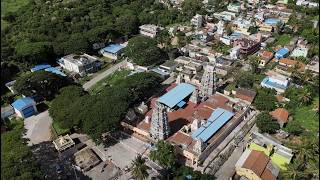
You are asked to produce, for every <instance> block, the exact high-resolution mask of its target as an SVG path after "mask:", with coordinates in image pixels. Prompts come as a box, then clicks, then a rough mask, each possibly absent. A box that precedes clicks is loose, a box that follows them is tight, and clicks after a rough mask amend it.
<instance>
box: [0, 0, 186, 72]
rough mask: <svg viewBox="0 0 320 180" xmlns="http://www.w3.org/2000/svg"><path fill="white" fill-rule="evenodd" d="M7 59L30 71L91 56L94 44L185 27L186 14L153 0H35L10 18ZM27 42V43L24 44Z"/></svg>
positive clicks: (5, 36)
mask: <svg viewBox="0 0 320 180" xmlns="http://www.w3.org/2000/svg"><path fill="white" fill-rule="evenodd" d="M4 17H5V20H7V22H8V26H7V27H6V28H5V29H4V30H2V33H1V42H2V45H5V46H1V52H2V53H1V59H2V60H4V61H17V62H20V61H21V62H24V63H25V64H28V65H29V66H31V65H34V64H36V63H39V62H44V61H55V59H56V58H57V57H59V56H63V55H66V54H69V53H78V52H90V51H91V47H92V43H95V42H109V40H113V39H114V38H117V37H120V36H123V35H129V36H131V35H135V34H137V33H138V27H139V25H141V24H157V25H162V26H164V25H168V24H172V23H177V22H182V21H185V20H188V19H184V18H183V16H181V13H180V12H179V11H177V10H174V9H168V8H167V7H165V5H163V4H161V3H159V2H156V1H153V0H112V1H108V0H107V1H106V0H93V1H46V0H39V1H35V0H31V1H30V3H28V4H27V5H26V6H24V7H23V8H20V9H19V10H18V11H17V12H15V13H13V14H12V13H11V14H8V15H5V16H4ZM21 40H23V41H21Z"/></svg>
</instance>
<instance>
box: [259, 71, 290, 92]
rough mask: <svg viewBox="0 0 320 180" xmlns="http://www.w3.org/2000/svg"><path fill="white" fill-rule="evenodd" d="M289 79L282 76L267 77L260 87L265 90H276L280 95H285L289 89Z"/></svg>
mask: <svg viewBox="0 0 320 180" xmlns="http://www.w3.org/2000/svg"><path fill="white" fill-rule="evenodd" d="M289 83H290V81H289V79H288V78H286V77H285V76H282V75H277V76H267V77H265V78H264V79H263V80H262V82H261V83H260V85H261V86H262V87H265V88H271V89H274V90H276V91H277V92H278V93H284V92H285V91H286V89H287V88H288V87H289Z"/></svg>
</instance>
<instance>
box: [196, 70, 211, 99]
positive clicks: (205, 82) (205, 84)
mask: <svg viewBox="0 0 320 180" xmlns="http://www.w3.org/2000/svg"><path fill="white" fill-rule="evenodd" d="M214 88H215V87H214V66H213V65H210V64H208V65H206V66H205V68H204V73H203V76H202V79H201V86H200V89H199V90H200V92H201V100H202V101H204V100H206V99H207V98H209V97H210V96H212V95H213V94H214Z"/></svg>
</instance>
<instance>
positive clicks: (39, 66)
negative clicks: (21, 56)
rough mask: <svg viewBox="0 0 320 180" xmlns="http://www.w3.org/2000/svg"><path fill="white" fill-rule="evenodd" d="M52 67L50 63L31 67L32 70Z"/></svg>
mask: <svg viewBox="0 0 320 180" xmlns="http://www.w3.org/2000/svg"><path fill="white" fill-rule="evenodd" d="M49 67H51V65H50V64H39V65H36V66H34V67H33V68H31V72H35V71H39V70H42V69H46V68H49Z"/></svg>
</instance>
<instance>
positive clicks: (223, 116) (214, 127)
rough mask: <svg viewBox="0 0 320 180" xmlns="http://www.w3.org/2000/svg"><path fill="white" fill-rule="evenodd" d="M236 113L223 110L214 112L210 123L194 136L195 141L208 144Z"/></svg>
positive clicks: (198, 130)
mask: <svg viewBox="0 0 320 180" xmlns="http://www.w3.org/2000/svg"><path fill="white" fill-rule="evenodd" d="M233 115H234V113H232V112H230V111H227V110H225V109H222V108H218V109H216V110H215V111H213V112H212V114H211V116H210V117H209V119H208V121H207V122H206V123H205V124H204V125H203V126H201V127H200V128H199V129H197V130H196V131H195V132H194V133H193V134H192V138H193V139H201V140H202V141H203V142H207V141H208V140H209V139H210V137H212V136H213V135H214V134H215V133H216V132H217V131H218V130H219V129H220V128H221V127H222V126H223V125H224V124H225V123H227V122H228V121H229V120H230V119H231V118H232V116H233Z"/></svg>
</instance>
